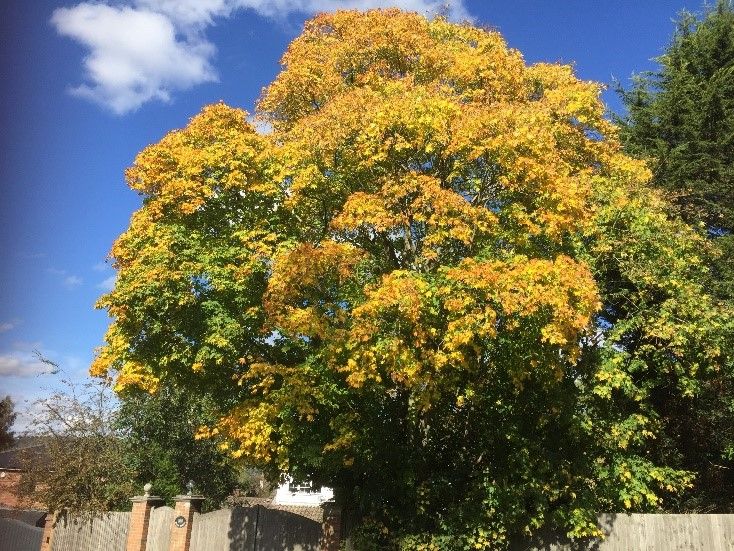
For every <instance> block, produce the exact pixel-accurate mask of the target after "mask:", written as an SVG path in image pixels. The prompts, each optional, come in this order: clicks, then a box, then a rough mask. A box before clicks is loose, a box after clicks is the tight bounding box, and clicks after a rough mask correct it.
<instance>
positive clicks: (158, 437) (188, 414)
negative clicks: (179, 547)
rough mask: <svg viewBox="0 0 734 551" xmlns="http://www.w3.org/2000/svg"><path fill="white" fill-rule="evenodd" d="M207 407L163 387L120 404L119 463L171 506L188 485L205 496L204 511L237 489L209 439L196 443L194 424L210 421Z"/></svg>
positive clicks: (229, 464)
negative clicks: (122, 450)
mask: <svg viewBox="0 0 734 551" xmlns="http://www.w3.org/2000/svg"><path fill="white" fill-rule="evenodd" d="M212 411H215V409H214V408H213V406H212V405H211V404H209V403H207V401H206V399H202V398H201V397H200V396H198V395H192V394H191V393H189V392H185V391H182V390H181V389H178V388H174V387H171V386H170V385H164V386H162V387H161V388H160V390H159V391H158V392H157V393H155V394H149V393H147V392H144V391H137V392H129V393H128V394H127V395H126V396H124V398H123V399H122V400H121V403H120V408H119V411H118V414H117V416H116V418H115V425H116V426H117V427H118V428H119V430H120V431H121V433H122V435H123V437H124V440H125V444H126V450H125V460H126V463H127V465H128V466H129V467H130V468H131V469H132V470H133V471H134V472H135V478H136V480H137V482H138V486H139V487H142V486H143V485H144V484H145V483H146V482H151V483H152V484H153V492H154V493H155V494H156V495H158V496H161V497H163V498H164V499H165V500H166V501H167V502H169V504H171V505H172V499H173V497H174V496H176V495H178V494H181V493H183V492H184V489H185V488H186V485H187V483H188V482H189V481H193V482H194V487H195V489H196V492H197V493H200V494H202V495H204V496H205V497H206V501H205V502H204V507H205V509H206V510H212V509H215V508H217V507H219V506H220V505H221V504H222V503H223V502H224V500H225V498H227V497H228V496H229V495H230V494H232V492H233V491H234V489H235V487H236V486H237V485H238V478H237V475H238V472H239V469H237V468H236V467H235V465H234V464H233V461H232V460H231V458H229V457H228V455H226V454H224V453H223V452H222V451H220V450H219V448H218V443H217V442H216V441H214V440H211V439H206V440H202V439H198V440H197V439H196V438H195V435H196V432H197V430H198V429H199V427H200V426H202V425H205V424H207V423H212V422H214V421H215V420H216V417H213V416H212V414H211V412H212Z"/></svg>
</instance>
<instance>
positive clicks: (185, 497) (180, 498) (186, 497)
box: [173, 494, 206, 502]
mask: <svg viewBox="0 0 734 551" xmlns="http://www.w3.org/2000/svg"><path fill="white" fill-rule="evenodd" d="M205 499H206V498H205V497H204V496H201V495H195V496H192V495H190V494H182V495H177V496H176V497H174V498H173V501H176V502H178V501H204V500H205Z"/></svg>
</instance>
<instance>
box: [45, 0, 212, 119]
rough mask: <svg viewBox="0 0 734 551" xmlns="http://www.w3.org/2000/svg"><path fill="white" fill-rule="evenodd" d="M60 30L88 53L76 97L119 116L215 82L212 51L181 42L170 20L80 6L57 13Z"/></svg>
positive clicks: (194, 42)
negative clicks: (84, 80) (83, 80)
mask: <svg viewBox="0 0 734 551" xmlns="http://www.w3.org/2000/svg"><path fill="white" fill-rule="evenodd" d="M51 22H52V23H53V25H54V26H55V27H56V30H57V31H58V32H59V33H60V34H62V35H64V36H68V37H70V38H73V39H74V40H76V41H77V42H80V43H81V44H83V45H84V46H86V47H87V48H88V49H89V54H88V55H87V57H86V58H85V59H84V67H85V72H86V77H87V80H88V83H85V84H81V85H80V86H78V87H76V88H74V89H73V90H72V93H73V94H75V95H78V96H81V97H85V98H87V99H90V100H92V101H95V102H97V103H99V104H101V105H104V106H106V107H107V108H109V109H111V110H112V111H113V112H114V113H116V114H118V115H121V114H124V113H127V112H129V111H134V110H135V109H137V108H138V107H140V106H141V105H142V104H143V103H145V102H147V101H150V100H152V99H158V100H162V101H168V100H169V99H170V96H171V92H172V91H174V90H185V89H187V88H190V87H191V86H193V85H195V84H200V83H203V82H210V81H215V80H216V79H217V77H216V73H215V71H214V68H213V67H212V66H211V64H210V62H209V59H210V58H211V56H212V55H213V54H214V51H215V49H214V46H213V45H212V44H210V43H208V42H206V41H205V40H203V39H199V38H197V37H195V36H191V37H188V38H186V39H180V38H179V37H178V36H177V30H176V28H175V26H174V24H173V22H172V21H171V19H169V18H168V17H167V16H166V15H164V14H161V13H155V12H153V11H149V10H146V9H139V8H132V7H119V8H118V7H112V6H107V5H104V4H90V3H82V4H78V5H77V6H74V7H72V8H60V9H57V10H56V11H54V13H53V16H52V18H51Z"/></svg>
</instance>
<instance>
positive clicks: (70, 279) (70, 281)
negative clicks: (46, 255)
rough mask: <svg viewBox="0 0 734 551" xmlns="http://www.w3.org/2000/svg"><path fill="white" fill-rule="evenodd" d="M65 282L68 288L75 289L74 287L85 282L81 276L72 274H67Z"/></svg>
mask: <svg viewBox="0 0 734 551" xmlns="http://www.w3.org/2000/svg"><path fill="white" fill-rule="evenodd" d="M62 283H63V284H64V287H66V288H67V289H73V288H74V287H79V285H81V284H82V283H84V280H83V279H82V278H80V277H79V276H75V275H70V276H66V277H65V278H64V280H63V281H62Z"/></svg>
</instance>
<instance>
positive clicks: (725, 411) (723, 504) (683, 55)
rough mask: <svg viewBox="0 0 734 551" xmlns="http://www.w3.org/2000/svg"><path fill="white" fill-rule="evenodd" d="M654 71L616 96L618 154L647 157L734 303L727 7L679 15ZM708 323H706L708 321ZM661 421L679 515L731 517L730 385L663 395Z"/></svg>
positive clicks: (732, 87) (733, 79)
mask: <svg viewBox="0 0 734 551" xmlns="http://www.w3.org/2000/svg"><path fill="white" fill-rule="evenodd" d="M658 61H659V63H660V69H659V71H657V72H653V73H646V74H643V75H641V76H638V77H637V78H636V80H635V82H634V86H633V87H632V88H631V89H630V90H627V91H625V90H620V93H621V96H622V99H623V100H624V103H625V106H626V108H627V111H628V113H627V115H626V117H623V118H622V117H618V122H620V123H621V130H622V131H621V137H622V142H623V144H624V147H625V149H626V150H627V151H629V152H630V153H631V154H633V155H636V156H640V157H644V158H647V159H648V161H649V163H650V166H651V168H652V170H653V179H652V183H653V185H655V186H656V187H658V188H660V189H661V190H663V191H664V192H665V193H666V195H667V196H668V197H669V198H671V199H672V203H673V204H674V205H676V207H677V212H679V213H680V214H681V215H682V217H683V218H684V219H685V220H686V221H688V222H690V223H692V224H702V225H703V226H704V227H705V228H706V230H707V234H708V236H709V238H711V240H712V244H711V247H709V249H710V251H709V252H704V254H702V255H701V256H700V259H701V261H702V262H705V263H706V264H707V265H708V266H709V267H710V272H709V274H704V276H705V277H706V281H707V282H708V284H709V286H710V288H711V290H712V291H713V292H714V294H715V295H716V296H717V297H718V298H720V299H722V300H727V301H728V302H729V304H734V262H732V254H733V253H734V235H733V232H734V153H733V152H734V9H733V8H732V4H731V2H730V0H719V1H718V2H717V4H716V6H715V7H711V8H709V9H708V10H707V11H706V13H705V14H704V16H703V17H701V18H699V17H696V16H695V15H693V14H690V13H683V14H682V15H681V17H680V19H679V21H678V22H677V27H676V30H675V34H674V36H673V39H672V41H671V43H670V45H669V46H668V47H667V49H666V50H665V53H664V54H663V55H662V56H661V57H660V58H658ZM715 321H716V320H712V322H715ZM655 401H656V403H657V409H658V411H659V413H660V415H661V417H662V418H663V420H664V422H665V430H664V431H663V434H662V436H661V438H660V440H659V447H658V451H659V453H660V454H661V455H662V456H664V457H665V461H667V462H669V463H670V464H674V465H677V466H679V467H681V468H685V469H689V470H692V471H695V472H696V473H697V481H696V486H695V488H694V491H693V492H691V493H689V494H687V495H686V496H685V497H684V498H683V499H682V500H681V501H679V502H678V503H677V505H676V506H677V508H680V509H683V510H703V511H711V510H721V511H731V510H732V507H734V503H733V502H732V498H731V495H730V493H729V492H727V491H726V490H724V488H726V487H729V486H731V484H732V483H734V462H733V460H734V423H732V421H731V413H732V411H734V386H732V379H731V377H730V375H729V373H720V374H718V376H716V377H713V378H710V379H709V380H708V381H706V382H705V383H704V384H703V385H702V386H701V388H700V389H699V390H698V391H697V392H696V393H695V394H691V395H687V396H685V397H683V398H682V399H681V398H680V397H679V396H678V395H677V394H676V393H675V392H671V391H670V389H665V388H661V389H660V390H659V391H658V392H657V394H656V396H655Z"/></svg>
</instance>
